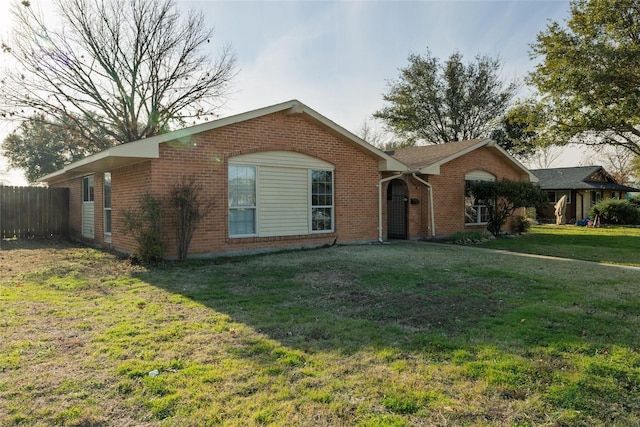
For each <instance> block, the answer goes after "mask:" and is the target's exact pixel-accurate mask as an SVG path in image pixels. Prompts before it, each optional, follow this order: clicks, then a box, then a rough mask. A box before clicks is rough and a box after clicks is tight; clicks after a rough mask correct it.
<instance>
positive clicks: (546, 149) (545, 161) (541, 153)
mask: <svg viewBox="0 0 640 427" xmlns="http://www.w3.org/2000/svg"><path fill="white" fill-rule="evenodd" d="M561 155H562V148H561V147H558V146H556V145H541V146H538V147H536V150H535V151H534V152H533V154H531V155H530V156H529V157H528V158H527V163H528V164H529V167H531V168H532V169H548V168H550V167H552V166H553V164H554V163H555V162H556V160H558V159H559V158H560V156H561Z"/></svg>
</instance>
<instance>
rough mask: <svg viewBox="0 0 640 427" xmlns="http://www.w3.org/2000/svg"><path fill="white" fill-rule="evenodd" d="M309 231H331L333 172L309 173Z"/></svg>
mask: <svg viewBox="0 0 640 427" xmlns="http://www.w3.org/2000/svg"><path fill="white" fill-rule="evenodd" d="M311 206H312V208H311V230H312V231H322V230H326V231H331V230H333V172H332V171H311Z"/></svg>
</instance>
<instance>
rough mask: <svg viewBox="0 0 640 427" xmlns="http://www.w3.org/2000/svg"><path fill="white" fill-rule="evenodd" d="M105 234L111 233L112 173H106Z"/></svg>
mask: <svg viewBox="0 0 640 427" xmlns="http://www.w3.org/2000/svg"><path fill="white" fill-rule="evenodd" d="M104 234H111V173H110V172H105V174H104Z"/></svg>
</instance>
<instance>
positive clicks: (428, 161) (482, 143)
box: [391, 138, 538, 182]
mask: <svg viewBox="0 0 640 427" xmlns="http://www.w3.org/2000/svg"><path fill="white" fill-rule="evenodd" d="M482 147H488V148H490V149H492V150H494V151H495V152H496V153H497V154H498V155H499V156H501V157H503V158H504V159H505V160H507V161H508V162H510V163H512V164H513V166H514V167H515V168H516V169H518V170H520V171H521V172H522V174H523V175H527V176H528V177H529V181H530V182H537V181H538V179H537V178H536V177H535V176H534V175H533V174H532V173H531V172H529V170H528V169H527V168H526V167H524V166H523V165H522V163H520V162H519V161H518V160H516V159H515V158H514V157H513V156H512V155H510V154H509V153H507V152H506V151H505V150H504V149H503V148H502V147H500V146H499V145H498V144H497V143H496V142H495V141H494V140H492V139H489V138H478V139H470V140H467V141H457V142H447V143H446V144H433V145H421V146H417V147H407V148H400V149H397V150H395V151H393V152H392V153H391V155H392V156H393V157H395V158H396V159H398V160H400V161H401V162H403V163H405V164H406V165H407V166H409V169H411V170H415V171H417V172H419V173H421V174H425V175H440V166H442V165H444V164H445V163H448V162H450V161H452V160H454V159H457V158H458V157H461V156H464V155H465V154H468V153H470V152H472V151H474V150H477V149H479V148H482Z"/></svg>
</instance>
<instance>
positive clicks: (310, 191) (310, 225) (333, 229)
mask: <svg viewBox="0 0 640 427" xmlns="http://www.w3.org/2000/svg"><path fill="white" fill-rule="evenodd" d="M313 172H330V173H331V205H316V206H314V205H313ZM334 176H335V173H334V170H332V169H309V209H308V212H309V233H310V234H323V233H325V234H326V233H333V232H334V231H335V217H336V214H335V212H336V210H335V182H334ZM314 208H316V209H331V229H330V230H314V229H313V209H314Z"/></svg>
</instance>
